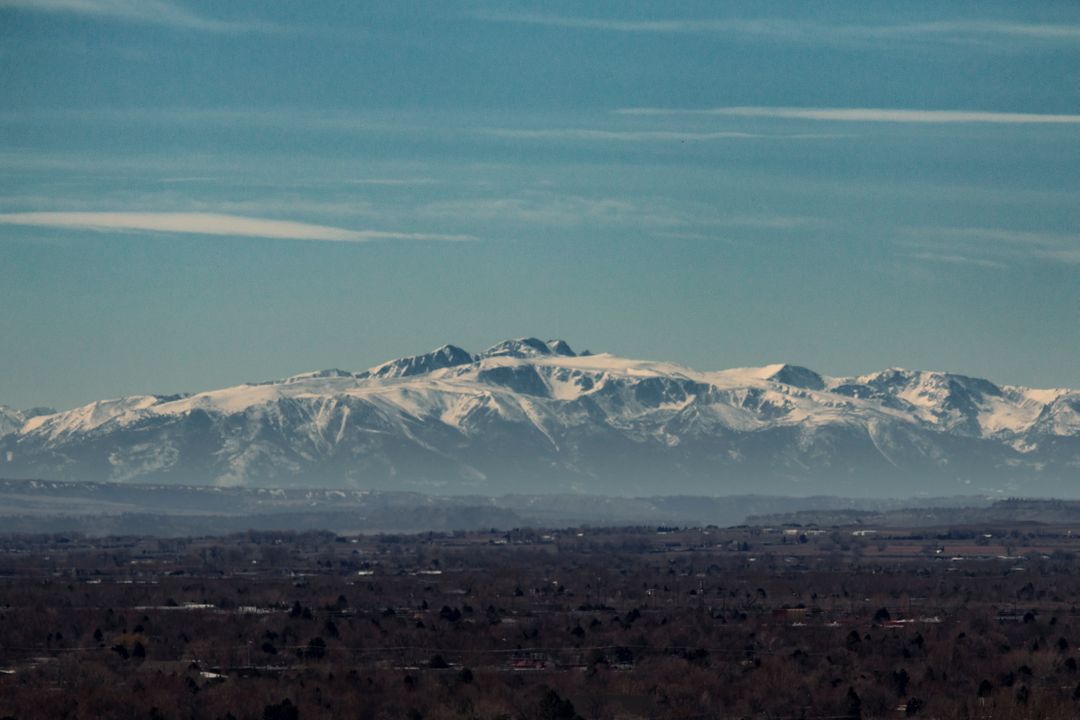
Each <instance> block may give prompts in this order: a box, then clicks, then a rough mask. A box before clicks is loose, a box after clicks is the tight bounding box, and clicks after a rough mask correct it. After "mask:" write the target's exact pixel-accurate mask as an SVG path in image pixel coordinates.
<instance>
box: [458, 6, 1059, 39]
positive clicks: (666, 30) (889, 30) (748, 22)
mask: <svg viewBox="0 0 1080 720" xmlns="http://www.w3.org/2000/svg"><path fill="white" fill-rule="evenodd" d="M476 17H477V18H478V19H480V20H483V21H487V22H499V23H513V24H520V25H537V26H546V27H554V28H565V29H573V30H591V31H598V32H613V33H624V34H639V35H643V34H657V35H743V36H751V37H765V38H773V39H778V40H799V41H808V42H813V41H821V40H826V41H843V40H848V41H852V40H856V41H870V40H883V39H899V40H904V39H907V40H920V39H926V40H943V39H944V40H953V41H957V42H967V41H970V40H972V39H986V40H989V39H995V38H997V39H1003V38H1014V39H1019V40H1036V41H1043V42H1046V41H1058V42H1062V41H1066V42H1067V41H1072V40H1077V39H1080V25H1068V24H1063V25H1054V24H1049V23H1021V22H1011V21H1006V20H966V19H962V20H939V21H931V22H920V23H897V24H892V25H829V24H825V23H816V22H812V21H797V20H787V19H780V18H655V19H647V20H637V19H623V18H597V17H575V16H568V15H551V14H543V13H488V14H480V15H477V16H476Z"/></svg>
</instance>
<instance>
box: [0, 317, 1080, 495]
mask: <svg viewBox="0 0 1080 720" xmlns="http://www.w3.org/2000/svg"><path fill="white" fill-rule="evenodd" d="M0 477H10V478H19V477H39V478H48V479H56V480H93V481H132V482H134V481H148V482H156V483H162V482H172V483H195V484H200V483H201V484H214V485H229V486H235V485H240V486H253V487H291V486H312V487H348V488H374V489H400V490H432V491H438V492H442V493H447V492H450V493H455V492H457V493H485V494H500V493H506V492H529V493H535V492H545V491H550V492H556V491H559V492H565V491H583V492H590V493H606V494H615V495H638V494H666V495H671V494H677V493H698V494H724V493H742V492H758V493H765V492H770V493H789V494H800V495H803V494H813V493H832V494H843V495H848V496H858V495H863V496H866V495H877V496H893V497H895V496H900V495H910V494H915V493H920V492H930V493H933V494H936V495H945V494H961V493H976V492H993V491H999V492H1003V493H1008V494H1028V495H1034V494H1055V495H1060V496H1069V495H1080V393H1078V392H1076V391H1072V390H1064V389H1058V390H1032V389H1028V388H1022V387H1014V386H998V385H995V384H993V383H991V382H989V381H987V380H980V379H978V378H971V377H965V376H963V375H955V374H950V373H942V372H922V371H908V370H900V369H891V370H885V371H882V372H878V373H873V374H869V375H862V376H859V377H844V378H841V377H827V376H823V375H820V374H818V373H816V372H814V371H813V370H809V369H807V368H803V367H798V366H795V365H768V366H765V367H760V368H740V369H733V370H722V371H716V372H699V371H695V370H691V369H689V368H685V367H681V366H679V365H676V364H672V363H664V362H650V361H643V360H630V359H625V358H619V357H614V356H612V355H609V354H599V355H593V354H588V353H582V354H577V353H575V352H574V351H573V350H572V349H571V348H570V346H569V345H568V344H567V343H565V342H564V341H561V340H552V341H547V342H544V341H541V340H537V339H535V338H522V339H517V340H508V341H505V342H502V343H499V344H497V345H495V346H493V347H491V348H489V349H488V350H486V351H484V352H481V353H477V354H473V353H470V352H468V351H466V350H463V349H461V348H459V347H456V346H453V345H445V346H443V347H441V348H438V349H437V350H433V351H432V352H430V353H426V354H424V355H417V356H413V357H405V358H400V359H397V360H392V361H390V362H387V363H384V364H382V365H379V366H376V367H374V368H371V369H370V370H367V371H363V372H348V371H343V370H324V371H319V372H310V373H303V374H300V375H294V376H292V377H288V378H285V379H283V380H277V381H272V382H263V383H253V384H246V385H239V386H236V387H231V388H225V389H222V390H212V391H208V392H202V393H197V394H193V395H171V396H158V395H140V396H132V397H125V398H119V399H114V400H103V401H99V402H95V403H91V404H89V405H86V406H84V407H81V408H76V409H74V410H68V411H65V412H53V413H48V414H39V411H32V412H17V411H13V410H10V409H8V408H0Z"/></svg>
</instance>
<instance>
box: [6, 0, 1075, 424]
mask: <svg viewBox="0 0 1080 720" xmlns="http://www.w3.org/2000/svg"><path fill="white" fill-rule="evenodd" d="M0 68H2V72H0V97H3V98H4V101H3V103H2V105H0V404H6V405H10V406H13V407H17V408H28V407H31V406H51V407H56V408H69V407H74V406H77V405H80V404H83V403H87V402H90V401H93V400H96V399H101V398H106V397H117V396H121V395H127V394H138V393H161V394H164V393H173V392H182V391H187V392H194V391H199V390H204V389H209V388H214V387H222V386H227V385H235V384H238V383H242V382H248V381H260V380H267V379H273V378H280V377H284V376H288V375H291V374H295V373H298V372H303V371H307V370H315V369H322V368H332V367H337V368H343V369H349V370H361V369H365V368H367V367H370V366H372V365H375V364H377V363H379V362H382V361H384V360H387V359H390V358H394V357H399V356H403V355H410V354H416V353H421V352H425V351H427V350H430V349H432V348H435V347H438V346H440V345H442V344H444V343H447V342H449V343H454V344H457V345H461V346H463V347H465V348H467V349H470V350H473V351H478V350H481V349H483V348H485V347H488V346H490V345H492V344H494V343H496V342H498V341H500V340H503V339H506V338H510V337H521V336H538V337H542V338H545V339H547V338H555V337H559V338H564V339H566V340H567V341H568V342H570V344H571V345H572V346H574V347H575V348H576V349H578V350H581V349H586V348H587V349H590V350H592V351H594V352H605V351H606V352H612V353H615V354H618V355H623V356H627V357H638V358H649V359H658V360H671V361H676V362H680V363H683V364H685V365H688V366H690V367H693V368H696V369H699V370H714V369H722V368H727V367H739V366H756V365H764V364H768V363H774V362H792V363H797V364H801V365H806V366H809V367H811V368H814V369H815V370H817V371H819V372H822V373H824V374H830V375H848V374H858V373H864V372H870V371H875V370H879V369H883V368H886V367H906V368H918V369H934V370H948V371H953V372H961V373H965V374H970V375H976V376H980V377H987V378H990V379H992V380H994V381H997V382H1001V383H1010V384H1022V385H1029V386H1037V387H1059V386H1065V387H1074V388H1076V387H1080V4H1077V3H1075V2H1072V1H1071V0H1070V1H1069V2H1031V3H1015V2H994V1H992V0H991V1H987V0H982V1H980V2H960V1H957V2H950V3H940V2H903V3H896V2H873V1H871V0H867V1H864V2H859V3H851V2H847V1H846V0H845V1H843V2H819V3H804V2H790V3H783V2H769V1H767V0H754V1H753V2H719V1H717V0H708V1H706V2H670V1H669V2H655V3H641V2H633V1H630V0H620V1H619V2H588V3H583V2H580V1H577V2H544V3H533V4H529V3H515V2H490V3H485V2H452V1H447V2H440V3H429V2H425V3H412V2H406V1H404V0H402V1H395V2H379V3H371V2H355V1H348V2H345V1H342V2H330V1H327V2H313V3H280V2H272V1H269V0H267V1H265V2H258V1H256V0H250V1H245V2H234V3H214V2H199V1H196V0H183V1H181V0H0Z"/></svg>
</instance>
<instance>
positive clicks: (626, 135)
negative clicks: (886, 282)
mask: <svg viewBox="0 0 1080 720" xmlns="http://www.w3.org/2000/svg"><path fill="white" fill-rule="evenodd" d="M480 132H481V133H483V134H485V135H490V136H492V137H503V138H510V139H515V140H554V141H597V142H619V143H646V142H681V143H685V142H709V141H712V140H754V139H774V140H802V139H815V138H835V137H839V136H837V135H824V134H810V133H796V134H787V135H785V134H767V133H747V132H734V131H724V132H684V131H677V130H597V129H590V128H546V129H538V130H529V129H513V128H481V129H480Z"/></svg>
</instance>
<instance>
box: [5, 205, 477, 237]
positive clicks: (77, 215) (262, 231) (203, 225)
mask: <svg viewBox="0 0 1080 720" xmlns="http://www.w3.org/2000/svg"><path fill="white" fill-rule="evenodd" d="M0 224H4V225H25V226H37V227H52V228H72V229H78V230H97V231H108V230H115V231H127V232H163V233H185V234H192V235H230V236H237V237H260V238H271V239H278V240H322V241H330V242H366V241H370V240H471V239H472V237H471V236H468V235H441V234H436V233H408V232H391V231H385V230H350V229H347V228H340V227H333V226H330V225H316V224H312V223H304V222H295V221H292V220H272V219H267V218H256V217H246V216H242V215H223V214H220V213H201V212H158V213H155V212H24V213H0Z"/></svg>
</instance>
